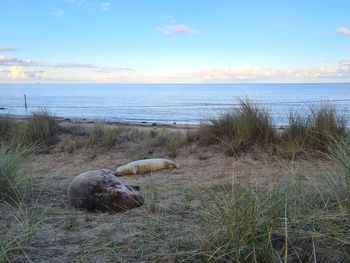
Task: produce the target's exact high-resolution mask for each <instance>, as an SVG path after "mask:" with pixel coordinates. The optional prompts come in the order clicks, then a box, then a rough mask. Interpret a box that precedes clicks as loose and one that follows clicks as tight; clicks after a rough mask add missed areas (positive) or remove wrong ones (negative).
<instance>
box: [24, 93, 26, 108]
mask: <svg viewBox="0 0 350 263" xmlns="http://www.w3.org/2000/svg"><path fill="white" fill-rule="evenodd" d="M24 108H26V110H27V96H26V94H24Z"/></svg>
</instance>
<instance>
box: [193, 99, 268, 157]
mask: <svg viewBox="0 0 350 263" xmlns="http://www.w3.org/2000/svg"><path fill="white" fill-rule="evenodd" d="M200 133H201V138H200V140H201V141H203V142H208V143H220V144H221V145H222V146H223V147H224V148H225V149H226V150H227V152H228V153H229V154H231V155H232V154H237V153H239V152H240V151H245V150H248V149H250V148H252V146H254V145H259V146H266V145H269V144H270V143H271V142H272V141H273V140H274V138H275V129H274V128H273V126H272V121H271V116H270V113H269V111H268V110H267V109H264V108H262V107H260V106H259V105H257V104H253V103H251V102H249V101H248V100H246V101H244V100H239V106H238V107H237V108H234V109H232V110H230V111H227V112H224V113H222V114H221V115H220V116H219V117H218V118H217V119H211V120H210V124H209V125H205V126H203V127H202V130H201V131H200Z"/></svg>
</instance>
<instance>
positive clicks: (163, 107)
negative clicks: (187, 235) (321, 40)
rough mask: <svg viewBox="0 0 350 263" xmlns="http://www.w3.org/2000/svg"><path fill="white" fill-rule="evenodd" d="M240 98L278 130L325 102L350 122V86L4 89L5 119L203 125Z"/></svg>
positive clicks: (1, 111)
mask: <svg viewBox="0 0 350 263" xmlns="http://www.w3.org/2000/svg"><path fill="white" fill-rule="evenodd" d="M24 95H25V96H26V101H27V109H26V108H25V107H24V105H25V102H24ZM239 99H248V100H250V101H251V102H254V103H259V104H260V106H261V107H264V108H266V109H268V110H269V111H270V112H271V114H272V116H273V121H274V123H275V124H276V125H285V124H286V123H287V121H288V112H290V111H297V112H302V113H303V112H305V111H307V109H308V107H310V106H317V105H321V104H323V103H331V104H333V105H334V106H335V107H336V109H337V111H339V114H344V115H346V116H347V117H348V118H349V119H350V111H349V109H350V84H41V83H38V84H0V115H9V114H10V115H17V116H28V115H30V114H31V113H32V112H36V111H39V110H41V109H47V110H49V111H51V112H52V113H53V114H54V115H55V116H57V117H62V118H67V119H71V120H101V121H111V122H126V123H136V124H137V123H154V122H157V123H159V124H175V123H176V124H199V123H203V122H206V121H208V120H209V119H211V118H215V117H217V116H218V115H219V114H221V113H222V112H224V111H225V110H228V109H232V108H233V107H237V105H238V103H239Z"/></svg>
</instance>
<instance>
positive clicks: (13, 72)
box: [8, 66, 26, 79]
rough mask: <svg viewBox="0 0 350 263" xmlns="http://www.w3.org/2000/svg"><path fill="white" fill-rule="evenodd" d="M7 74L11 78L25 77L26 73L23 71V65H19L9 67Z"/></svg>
mask: <svg viewBox="0 0 350 263" xmlns="http://www.w3.org/2000/svg"><path fill="white" fill-rule="evenodd" d="M8 76H9V77H10V78H11V79H25V78H26V74H25V72H24V69H23V67H19V66H12V67H10V68H9V74H8Z"/></svg>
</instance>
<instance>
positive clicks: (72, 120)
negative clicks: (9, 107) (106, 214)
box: [0, 113, 201, 130]
mask: <svg viewBox="0 0 350 263" xmlns="http://www.w3.org/2000/svg"><path fill="white" fill-rule="evenodd" d="M1 118H10V119H15V120H19V121H26V120H28V119H29V118H30V115H16V114H2V113H0V119H1ZM54 118H55V119H56V120H57V121H58V122H59V123H61V124H64V125H69V124H82V125H89V124H94V123H103V124H106V125H110V126H117V127H137V128H167V129H175V130H177V129H178V130H188V129H194V128H198V127H199V126H200V125H201V124H183V123H179V124H178V123H175V122H174V123H172V124H171V123H159V122H148V121H134V122H133V121H130V122H127V121H125V122H124V121H111V120H103V119H93V118H91V119H90V118H65V117H54Z"/></svg>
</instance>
